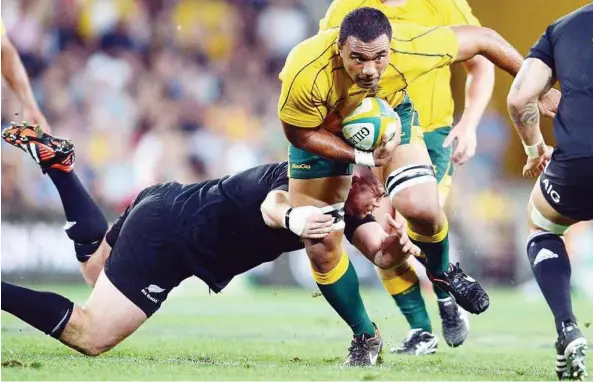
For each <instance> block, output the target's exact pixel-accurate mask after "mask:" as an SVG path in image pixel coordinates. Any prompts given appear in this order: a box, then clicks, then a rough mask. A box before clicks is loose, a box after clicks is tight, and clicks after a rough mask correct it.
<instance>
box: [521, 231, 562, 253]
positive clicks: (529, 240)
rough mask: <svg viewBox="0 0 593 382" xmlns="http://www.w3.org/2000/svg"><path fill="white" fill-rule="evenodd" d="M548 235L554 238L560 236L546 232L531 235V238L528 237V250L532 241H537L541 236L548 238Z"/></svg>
mask: <svg viewBox="0 0 593 382" xmlns="http://www.w3.org/2000/svg"><path fill="white" fill-rule="evenodd" d="M546 235H553V236H558V235H557V234H555V233H552V232H547V231H545V232H536V233H532V234H531V235H529V236H528V237H527V243H526V246H527V250H529V243H531V241H532V240H533V239H535V238H536V237H540V236H546Z"/></svg>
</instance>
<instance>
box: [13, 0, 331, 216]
mask: <svg viewBox="0 0 593 382" xmlns="http://www.w3.org/2000/svg"><path fill="white" fill-rule="evenodd" d="M316 2H317V4H313V3H312V2H307V1H303V2H302V3H301V2H300V1H299V0H274V1H268V0H229V1H220V0H175V1H173V0H143V1H139V0H125V1H124V0H122V1H111V0H107V1H106V0H52V1H37V0H19V1H10V0H7V1H3V2H2V17H3V20H4V24H5V27H6V30H7V33H8V36H9V38H10V39H11V40H12V41H13V43H14V44H15V46H16V47H17V49H18V50H19V52H20V54H21V57H22V60H23V62H24V64H25V66H26V68H27V71H28V72H29V75H30V77H31V81H32V86H33V89H34V92H35V96H36V98H37V100H38V102H39V103H40V106H41V108H42V110H43V112H44V113H45V115H46V117H47V119H48V121H49V122H50V124H51V126H52V127H53V133H54V134H55V135H57V136H62V137H68V138H70V139H72V140H73V141H74V143H75V145H76V148H77V165H76V170H77V173H78V174H79V176H80V177H81V178H83V182H84V183H85V184H86V185H88V186H89V188H90V189H91V190H92V193H93V195H94V196H95V197H96V198H97V199H98V200H99V202H100V203H101V204H102V205H104V206H105V207H107V208H108V209H110V210H119V209H121V206H122V205H123V204H125V203H127V202H128V201H129V199H130V198H131V197H132V196H133V195H134V194H135V193H137V192H138V191H139V190H140V189H142V188H143V187H145V186H148V185H150V184H153V183H156V182H162V181H167V180H173V179H175V180H179V181H182V182H192V181H199V180H201V179H204V178H210V177H216V176H220V175H223V174H228V173H233V172H236V171H239V170H241V169H244V168H247V167H251V166H254V165H257V164H259V163H263V162H269V161H275V160H283V159H285V157H286V152H287V143H286V140H285V138H284V135H283V132H282V128H281V126H280V123H279V120H278V118H277V115H276V105H277V99H278V98H277V97H278V94H279V90H280V89H279V87H280V82H279V80H278V72H279V71H280V69H281V67H282V65H283V63H284V59H285V57H286V55H287V53H288V52H289V51H290V49H291V48H292V47H293V46H294V45H296V44H297V43H298V42H300V41H301V40H303V39H305V38H307V37H309V36H310V35H312V34H313V33H315V29H316V27H317V22H318V20H319V18H320V17H321V16H322V15H323V12H324V11H325V9H326V8H327V5H328V3H329V2H328V1H326V0H316ZM3 95H4V96H3V100H2V124H3V126H5V125H6V124H7V123H8V122H9V121H10V120H19V119H20V117H19V112H20V110H21V105H19V104H18V102H17V101H16V100H15V99H14V97H11V96H10V95H9V91H8V90H7V88H6V87H3ZM5 148H6V147H3V150H2V177H3V179H2V180H3V182H2V201H3V207H4V208H3V214H4V216H7V215H6V214H10V213H11V211H14V212H15V214H18V213H19V211H23V210H27V209H37V208H42V209H47V208H49V209H59V208H60V204H59V199H57V194H56V193H55V191H54V190H53V188H52V186H51V185H50V184H48V182H47V180H46V179H44V177H40V176H39V170H38V169H37V168H35V166H32V165H29V163H28V162H30V159H29V158H26V157H25V156H24V155H22V153H21V152H18V151H17V150H14V149H12V148H8V149H5ZM25 162H26V163H25Z"/></svg>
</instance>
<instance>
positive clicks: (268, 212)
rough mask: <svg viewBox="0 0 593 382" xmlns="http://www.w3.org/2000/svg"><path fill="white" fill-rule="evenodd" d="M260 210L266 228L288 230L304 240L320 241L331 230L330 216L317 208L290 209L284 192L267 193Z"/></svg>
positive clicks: (331, 221)
mask: <svg viewBox="0 0 593 382" xmlns="http://www.w3.org/2000/svg"><path fill="white" fill-rule="evenodd" d="M260 210H261V214H262V217H263V219H264V222H265V223H266V225H267V226H268V227H270V228H278V229H281V228H284V229H290V230H291V231H292V232H294V233H295V234H296V235H298V236H300V237H302V238H305V239H322V238H324V237H325V236H327V235H328V234H329V233H330V232H332V230H333V228H332V225H333V222H334V218H333V217H332V216H331V215H326V214H324V213H323V211H322V210H321V208H318V207H313V206H302V207H292V206H291V205H290V203H289V200H288V192H286V191H281V190H274V191H271V192H269V193H268V195H267V196H266V199H265V200H264V201H263V203H262V204H261V206H260Z"/></svg>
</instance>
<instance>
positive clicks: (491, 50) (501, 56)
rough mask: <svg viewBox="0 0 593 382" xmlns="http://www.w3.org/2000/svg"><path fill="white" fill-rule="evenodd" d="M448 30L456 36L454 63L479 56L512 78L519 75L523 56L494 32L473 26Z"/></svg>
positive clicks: (453, 27)
mask: <svg viewBox="0 0 593 382" xmlns="http://www.w3.org/2000/svg"><path fill="white" fill-rule="evenodd" d="M450 28H451V29H452V30H453V31H454V32H455V34H456V35H457V41H458V45H459V50H458V52H457V57H456V58H455V62H464V61H467V60H469V59H471V58H472V57H474V56H477V55H481V56H484V57H486V58H487V59H488V60H489V61H490V62H492V63H493V64H494V65H496V66H498V67H499V68H501V69H502V70H504V71H505V72H507V73H509V74H510V75H511V76H513V77H515V76H516V75H517V73H519V69H520V68H521V64H522V63H523V56H522V55H521V54H520V53H519V52H518V51H517V49H515V48H514V47H513V46H512V45H511V44H510V43H509V42H508V41H507V40H505V39H504V38H503V37H502V36H501V35H500V34H498V33H497V32H496V31H494V30H492V29H490V28H484V27H478V26H473V25H459V26H452V27H450Z"/></svg>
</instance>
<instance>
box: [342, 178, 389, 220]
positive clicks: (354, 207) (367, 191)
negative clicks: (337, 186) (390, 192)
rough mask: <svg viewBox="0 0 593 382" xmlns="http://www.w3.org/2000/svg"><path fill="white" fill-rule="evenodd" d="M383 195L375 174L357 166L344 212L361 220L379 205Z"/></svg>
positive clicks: (382, 189) (381, 186) (381, 185)
mask: <svg viewBox="0 0 593 382" xmlns="http://www.w3.org/2000/svg"><path fill="white" fill-rule="evenodd" d="M384 195H385V188H384V187H383V184H381V182H380V181H379V179H377V177H376V176H375V174H373V172H372V171H371V170H370V169H369V168H368V167H364V166H357V167H356V168H355V170H354V174H353V175H352V186H351V187H350V192H349V193H348V198H347V199H346V203H345V205H344V210H345V211H346V213H347V214H349V215H354V216H358V217H361V218H362V217H364V216H366V215H367V214H369V213H372V212H373V210H374V209H375V208H378V207H379V206H380V205H381V200H382V199H383V196H384Z"/></svg>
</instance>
